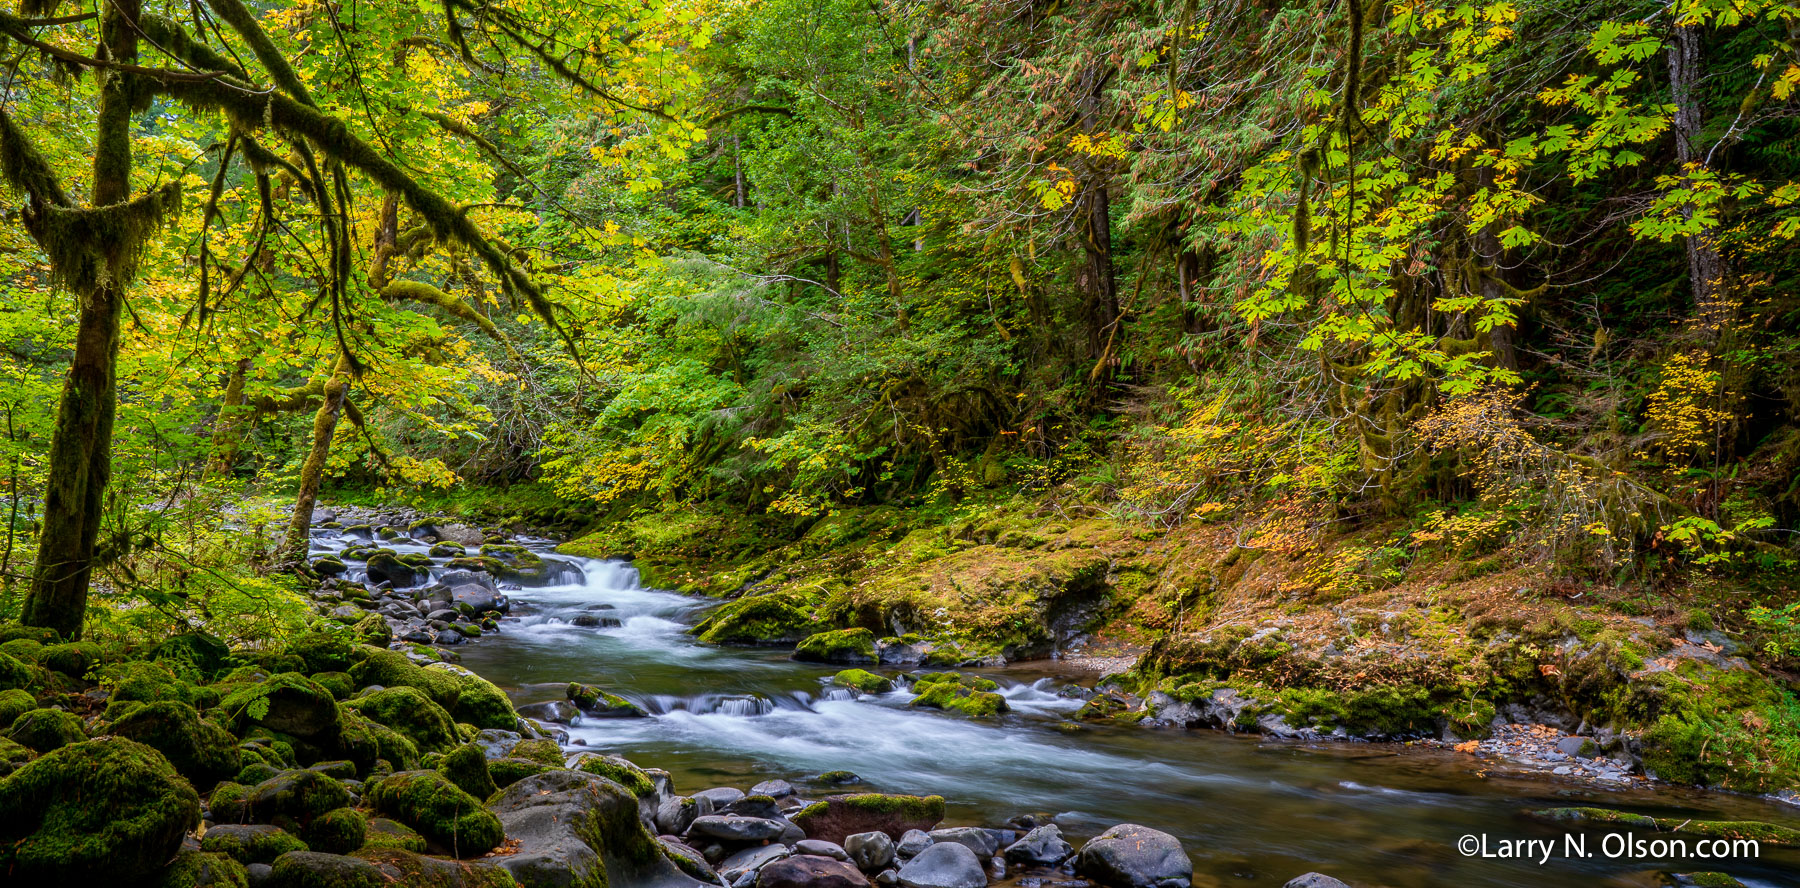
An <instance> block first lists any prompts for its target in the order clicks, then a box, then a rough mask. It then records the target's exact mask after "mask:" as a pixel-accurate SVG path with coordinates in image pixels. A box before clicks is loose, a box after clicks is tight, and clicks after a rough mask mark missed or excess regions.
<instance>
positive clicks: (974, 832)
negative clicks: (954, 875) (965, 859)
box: [926, 826, 1000, 860]
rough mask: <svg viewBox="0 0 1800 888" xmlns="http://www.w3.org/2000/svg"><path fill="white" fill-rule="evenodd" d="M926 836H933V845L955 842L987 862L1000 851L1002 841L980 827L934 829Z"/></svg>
mask: <svg viewBox="0 0 1800 888" xmlns="http://www.w3.org/2000/svg"><path fill="white" fill-rule="evenodd" d="M926 835H928V836H931V843H932V844H934V845H941V844H943V843H945V842H955V843H957V844H959V845H962V846H964V847H966V848H968V849H969V850H970V851H973V852H975V856H976V857H979V858H981V859H982V860H986V859H988V858H990V857H993V856H994V854H995V852H997V851H999V850H1000V840H999V839H996V838H994V834H993V833H991V832H988V831H987V830H985V829H982V828H981V827H978V826H953V827H950V828H949V829H934V830H932V831H931V832H929V833H926Z"/></svg>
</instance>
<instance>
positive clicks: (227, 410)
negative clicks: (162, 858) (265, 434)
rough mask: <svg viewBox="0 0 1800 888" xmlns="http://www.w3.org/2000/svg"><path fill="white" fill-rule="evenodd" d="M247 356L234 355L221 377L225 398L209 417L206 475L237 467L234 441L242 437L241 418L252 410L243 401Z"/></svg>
mask: <svg viewBox="0 0 1800 888" xmlns="http://www.w3.org/2000/svg"><path fill="white" fill-rule="evenodd" d="M251 362H252V359H251V358H238V359H237V361H236V362H235V363H233V364H232V365H231V375H230V376H229V377H227V378H226V380H225V397H224V400H223V401H222V402H221V403H220V404H219V415H218V416H217V417H215V418H214V419H213V434H212V460H211V461H210V462H208V463H207V466H206V474H205V477H206V478H209V479H211V478H223V477H225V476H226V475H229V474H231V470H232V469H233V468H236V467H237V457H238V444H239V442H241V441H242V440H243V438H244V433H243V426H244V420H245V419H246V418H248V417H249V416H250V414H251V413H252V412H254V411H253V410H252V409H251V408H250V407H249V406H248V405H246V404H245V403H244V382H245V379H246V378H247V377H248V376H249V375H250V364H251Z"/></svg>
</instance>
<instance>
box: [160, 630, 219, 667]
mask: <svg viewBox="0 0 1800 888" xmlns="http://www.w3.org/2000/svg"><path fill="white" fill-rule="evenodd" d="M230 657H231V648H229V647H227V646H226V645H225V642H223V641H220V640H219V639H217V638H214V637H213V636H211V635H208V634H206V633H204V632H186V633H183V634H181V635H177V636H175V637H173V638H166V639H163V640H162V641H160V642H158V643H157V645H156V646H155V647H153V648H151V649H150V659H152V660H155V661H158V662H162V663H167V664H169V665H170V666H171V667H172V668H173V669H174V670H175V671H176V672H177V673H184V672H188V671H189V670H192V672H195V673H199V674H200V675H202V676H211V675H216V674H217V673H218V672H219V670H221V669H223V668H225V664H226V662H227V661H228V660H229V659H230Z"/></svg>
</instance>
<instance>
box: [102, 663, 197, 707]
mask: <svg viewBox="0 0 1800 888" xmlns="http://www.w3.org/2000/svg"><path fill="white" fill-rule="evenodd" d="M100 686H101V687H103V688H105V689H106V690H107V691H108V692H109V693H110V694H111V698H110V700H111V702H112V703H114V704H116V703H126V702H138V703H154V702H156V701H157V700H179V701H181V702H183V703H187V704H189V705H191V706H193V707H194V708H196V709H204V708H206V707H207V705H209V704H210V703H211V702H213V701H214V700H216V694H217V692H213V691H211V690H210V689H204V688H197V687H195V686H194V685H193V684H191V683H189V682H186V681H183V680H181V679H180V678H177V677H176V675H175V671H174V670H173V669H170V668H169V667H168V665H167V664H165V663H154V662H150V661H148V660H127V661H125V662H123V663H110V664H107V665H106V666H105V667H103V668H102V669H101V673H100Z"/></svg>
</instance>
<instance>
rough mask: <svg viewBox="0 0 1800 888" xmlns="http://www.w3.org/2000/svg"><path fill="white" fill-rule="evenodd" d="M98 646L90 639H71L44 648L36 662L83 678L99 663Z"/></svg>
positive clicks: (68, 674) (65, 673) (99, 652)
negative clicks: (65, 642) (67, 641)
mask: <svg viewBox="0 0 1800 888" xmlns="http://www.w3.org/2000/svg"><path fill="white" fill-rule="evenodd" d="M100 657H101V650H100V646H99V645H97V644H95V643H93V642H91V641H71V642H69V643H67V644H53V645H50V646H49V647H47V648H44V652H43V654H42V656H40V657H38V662H39V663H42V664H44V666H45V667H46V668H49V669H54V670H56V671H57V672H60V673H62V674H64V675H67V676H69V677H71V678H84V677H86V676H87V674H88V670H89V669H92V668H94V667H95V666H98V665H99V664H100Z"/></svg>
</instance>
